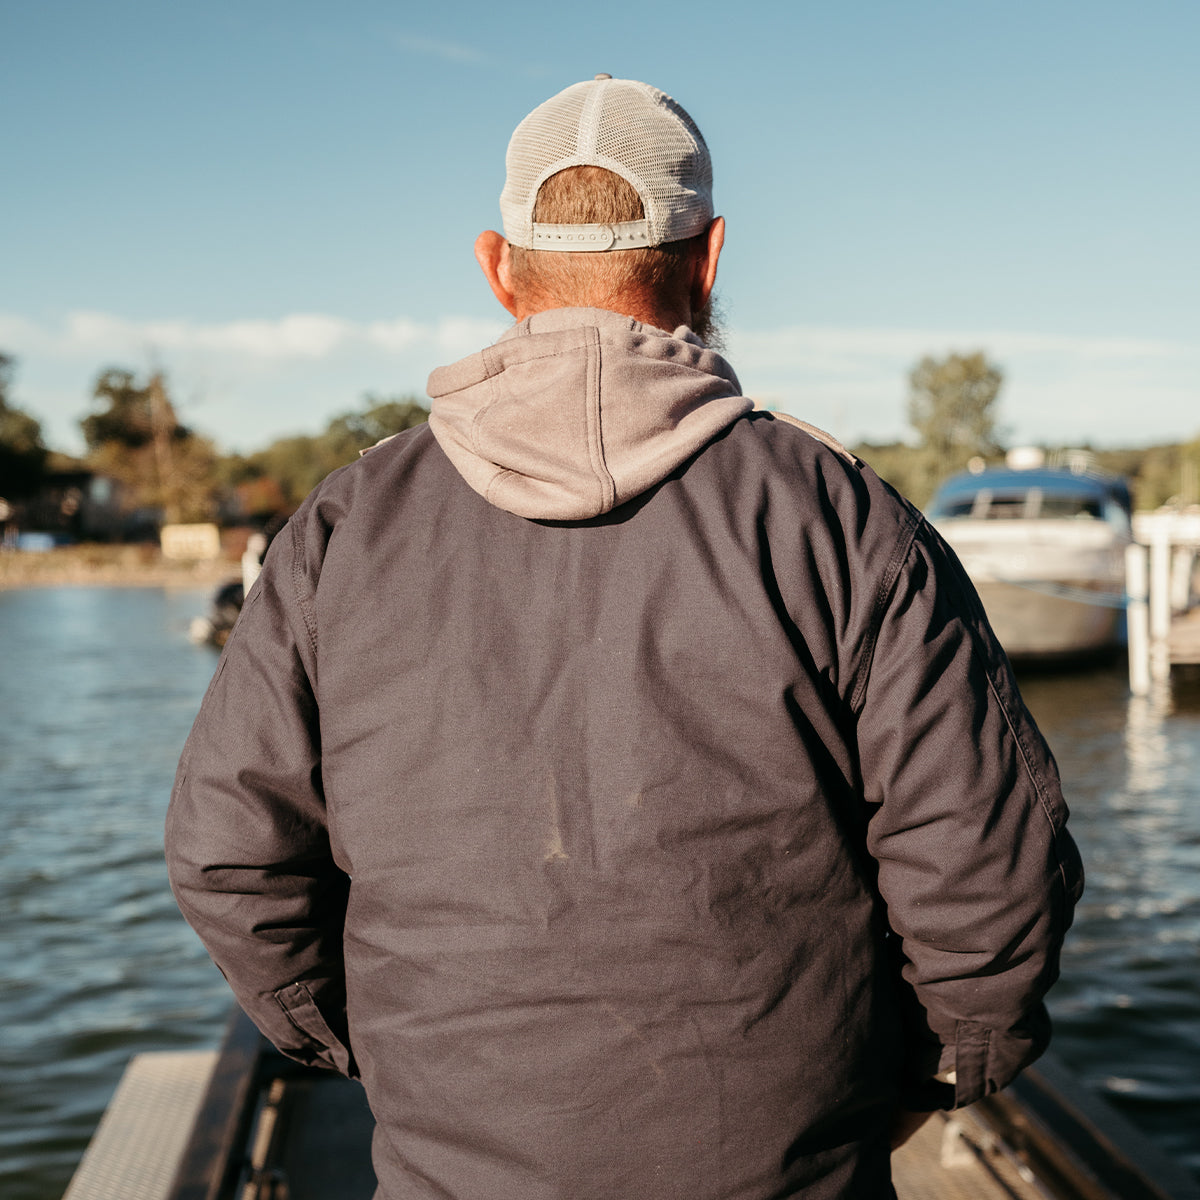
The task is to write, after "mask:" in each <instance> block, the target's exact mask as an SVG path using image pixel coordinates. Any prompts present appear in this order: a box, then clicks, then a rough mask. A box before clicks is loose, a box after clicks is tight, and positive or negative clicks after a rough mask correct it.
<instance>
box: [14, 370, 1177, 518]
mask: <svg viewBox="0 0 1200 1200" xmlns="http://www.w3.org/2000/svg"><path fill="white" fill-rule="evenodd" d="M15 367H16V364H15V361H14V359H13V358H12V357H11V356H10V355H7V354H3V353H0V500H3V501H9V502H13V501H16V502H18V503H19V502H20V501H21V500H22V498H24V497H28V496H32V495H34V494H36V493H37V492H38V491H39V489H41V488H42V487H43V486H44V485H45V483H46V482H47V480H48V479H49V478H50V477H51V476H53V475H54V474H55V473H56V472H58V473H62V472H63V471H64V470H71V469H85V470H88V471H91V472H94V473H95V474H97V475H100V476H103V477H106V478H108V479H111V480H113V481H114V482H115V483H117V484H118V485H119V489H120V503H121V506H122V507H123V508H125V509H126V510H130V511H132V510H139V511H148V512H154V513H157V514H159V517H160V519H161V520H162V521H163V522H169V523H173V522H188V521H210V520H219V521H225V522H227V523H232V522H244V521H249V522H257V523H262V522H266V521H268V520H270V519H271V518H278V517H281V516H286V515H288V514H290V513H291V512H293V511H294V510H295V509H296V507H297V506H298V505H299V504H300V502H301V500H303V499H304V497H305V496H306V495H307V494H308V493H309V491H311V490H312V488H314V487H315V486H316V485H317V484H318V483H319V482H320V481H321V480H322V479H323V478H324V477H325V476H326V475H328V474H329V472H330V471H332V470H334V469H336V468H337V467H339V466H342V465H343V464H345V463H348V462H352V461H353V460H354V459H355V458H356V457H357V456H358V454H359V452H360V451H361V450H364V449H366V448H367V447H368V446H372V445H374V444H375V443H376V442H377V441H379V440H380V439H381V438H385V437H388V436H390V435H391V434H394V433H399V432H401V431H402V430H404V429H410V428H412V427H413V426H415V425H418V424H420V423H421V422H422V421H424V420H425V419H426V418H427V417H428V415H429V414H428V410H427V409H426V408H425V406H424V405H423V404H422V403H421V402H420V401H419V400H417V399H416V398H415V397H413V396H392V397H388V396H378V395H374V394H368V395H366V396H365V397H364V398H363V404H362V407H361V408H360V409H357V410H354V411H349V412H344V413H341V414H339V415H338V416H335V417H334V418H332V420H330V421H329V423H328V424H327V425H326V427H325V429H324V430H323V431H322V432H321V433H319V434H315V435H306V434H296V435H291V436H287V437H280V438H277V439H276V440H275V441H273V442H271V443H270V444H269V445H268V446H266V447H265V448H264V449H262V450H258V451H255V452H254V453H251V454H247V455H243V454H222V453H220V452H219V451H218V450H217V448H216V446H215V445H214V444H213V442H212V441H211V440H210V439H208V438H206V437H204V436H203V435H201V434H199V433H197V432H196V431H195V430H193V429H192V428H191V427H190V426H188V425H186V424H184V422H183V421H182V420H181V419H180V417H179V414H178V412H177V410H176V407H175V404H174V403H173V401H172V400H171V397H170V393H169V387H168V382H167V379H166V378H165V376H164V375H163V374H162V372H158V371H155V372H151V373H150V374H149V375H148V376H146V377H145V378H143V379H139V378H138V377H137V376H136V374H135V373H134V372H132V371H128V370H123V369H118V368H109V369H107V370H104V371H101V372H100V374H99V375H98V376H97V378H96V382H95V384H94V386H93V389H92V396H91V409H92V411H91V412H89V413H88V414H87V415H86V416H84V417H83V418H82V419H81V420H80V429H81V431H82V433H83V438H84V444H85V446H86V452H85V455H84V457H83V460H82V461H78V460H71V459H68V458H67V457H66V456H64V455H61V454H57V453H55V452H54V451H52V450H51V449H50V448H49V447H47V446H46V445H45V443H44V441H43V438H42V432H41V426H40V424H39V422H38V421H37V420H36V419H35V418H34V417H32V416H31V415H30V414H28V413H26V412H25V411H23V410H22V409H21V408H20V407H19V406H18V405H17V404H16V403H15V402H14V401H13V400H12V399H11V398H10V393H11V390H12V387H13V381H14V377H15ZM1003 380H1004V376H1003V372H1002V371H1001V369H1000V368H999V367H998V366H996V365H995V364H994V363H991V362H989V361H988V359H987V358H986V356H985V355H984V354H983V353H982V352H976V353H973V354H950V355H948V356H946V357H945V358H940V359H939V358H934V357H925V358H923V359H921V361H920V362H919V363H917V364H916V366H914V367H913V369H912V370H911V372H910V373H909V377H908V402H907V415H908V420H909V423H910V425H911V426H912V429H913V431H914V434H915V439H914V441H913V442H911V443H910V442H887V443H871V442H863V443H860V444H858V445H856V446H854V447H852V449H853V450H854V452H855V453H856V454H858V456H859V457H860V458H863V459H864V460H865V461H867V462H868V463H870V465H871V466H872V467H873V468H874V469H875V470H876V471H878V472H879V474H880V475H882V476H883V477H884V478H885V479H887V480H888V481H889V482H890V483H891V484H892V485H893V486H894V487H896V488H897V490H898V491H900V492H901V493H903V494H904V495H906V496H907V497H908V498H909V499H910V500H912V501H913V502H914V503H915V504H917V505H918V506H921V505H924V504H925V503H926V502H927V501H928V500H929V498H930V497H931V496H932V494H933V491H934V489H935V488H936V486H937V485H938V483H940V482H941V481H942V480H943V479H945V478H946V477H947V476H948V475H951V474H953V473H954V472H955V471H958V470H962V469H963V468H964V467H966V466H967V464H968V463H969V462H971V460H972V459H981V460H983V461H984V462H987V463H992V462H996V461H999V460H1000V459H1002V457H1003V454H1004V449H1005V447H1004V444H1003V441H1004V439H1003V437H1002V433H1001V428H1000V425H999V423H998V408H997V401H998V397H999V394H1000V390H1001V387H1002V384H1003ZM1055 448H1056V447H1046V449H1055ZM1076 448H1081V449H1089V450H1091V451H1092V454H1093V456H1094V459H1095V461H1096V463H1097V465H1098V466H1100V467H1101V468H1103V469H1106V470H1109V471H1112V472H1114V473H1116V474H1120V475H1124V476H1126V477H1128V478H1129V479H1130V481H1131V485H1132V488H1133V492H1134V498H1135V503H1136V505H1137V507H1138V508H1141V509H1150V508H1156V507H1158V506H1159V505H1161V504H1164V503H1166V502H1168V501H1172V500H1174V501H1180V500H1182V501H1184V502H1195V501H1196V500H1197V499H1198V498H1200V497H1198V496H1197V495H1196V494H1195V493H1196V480H1197V479H1198V478H1200V436H1197V437H1196V438H1193V439H1192V440H1191V441H1189V442H1179V443H1171V444H1166V445H1157V446H1148V447H1141V448H1131V449H1118V450H1113V449H1093V448H1092V447H1089V446H1083V447H1076Z"/></svg>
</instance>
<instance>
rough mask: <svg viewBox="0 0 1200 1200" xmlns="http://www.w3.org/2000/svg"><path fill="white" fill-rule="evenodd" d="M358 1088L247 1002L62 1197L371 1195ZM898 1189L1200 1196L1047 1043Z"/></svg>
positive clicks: (146, 1079)
mask: <svg viewBox="0 0 1200 1200" xmlns="http://www.w3.org/2000/svg"><path fill="white" fill-rule="evenodd" d="M373 1128H374V1125H373V1121H372V1117H371V1113H370V1110H369V1109H368V1107H367V1104H366V1099H365V1097H364V1094H363V1091H362V1088H361V1087H359V1085H358V1084H357V1083H354V1082H352V1081H351V1080H347V1079H343V1078H341V1077H340V1076H338V1075H334V1074H332V1073H331V1072H328V1071H320V1070H316V1069H313V1068H307V1067H301V1066H299V1065H297V1064H296V1063H292V1062H290V1061H288V1060H287V1059H285V1058H283V1056H282V1055H280V1054H279V1053H278V1052H277V1051H275V1050H274V1049H273V1048H272V1047H271V1046H270V1045H269V1044H268V1043H267V1042H266V1041H265V1040H264V1039H263V1038H262V1037H261V1035H260V1034H259V1033H258V1031H257V1030H256V1029H255V1028H254V1027H253V1025H251V1024H250V1022H249V1020H248V1019H247V1018H246V1017H244V1016H242V1014H241V1013H236V1014H235V1015H234V1016H233V1017H232V1018H231V1020H230V1023H229V1026H228V1028H227V1029H226V1033H225V1038H224V1041H223V1043H222V1045H221V1047H220V1049H219V1051H218V1050H210V1051H203V1050H201V1051H191V1052H183V1053H180V1052H174V1051H172V1052H167V1053H159V1054H155V1053H150V1054H141V1055H138V1056H137V1057H135V1058H134V1059H133V1060H132V1062H131V1063H130V1066H129V1068H128V1069H127V1071H126V1073H125V1076H124V1077H123V1079H122V1081H121V1083H120V1085H119V1087H118V1089H117V1092H116V1095H115V1096H114V1097H113V1102H112V1103H111V1104H110V1105H109V1108H108V1110H107V1111H106V1113H105V1115H104V1118H103V1120H102V1121H101V1123H100V1125H99V1127H98V1128H97V1131H96V1134H95V1137H94V1138H93V1139H92V1142H91V1145H90V1146H89V1147H88V1150H87V1152H86V1154H85V1155H84V1157H83V1161H82V1162H81V1163H80V1165H79V1169H78V1170H77V1171H76V1173H75V1177H74V1178H73V1180H72V1181H71V1185H70V1187H69V1188H68V1190H67V1192H66V1194H65V1196H64V1198H63V1200H134V1198H136V1200H281V1198H284V1197H286V1200H371V1197H372V1195H373V1193H374V1190H375V1176H374V1173H373V1171H372V1169H371V1160H370V1146H371V1134H372V1131H373ZM892 1172H893V1180H894V1185H895V1188H896V1194H897V1196H898V1198H899V1200H1200V1185H1198V1184H1197V1182H1196V1181H1195V1180H1194V1179H1192V1177H1191V1176H1190V1175H1189V1174H1187V1172H1185V1171H1184V1170H1183V1169H1182V1168H1181V1167H1179V1166H1178V1165H1176V1164H1174V1163H1172V1162H1171V1161H1170V1160H1168V1159H1167V1158H1166V1157H1165V1155H1163V1154H1162V1152H1161V1151H1159V1150H1158V1149H1157V1148H1156V1147H1155V1146H1153V1145H1152V1144H1151V1143H1150V1142H1148V1141H1147V1139H1146V1138H1145V1137H1144V1135H1142V1134H1140V1133H1139V1132H1138V1131H1137V1130H1135V1129H1134V1128H1133V1127H1132V1126H1130V1125H1129V1123H1128V1122H1126V1121H1125V1120H1124V1119H1123V1118H1122V1117H1121V1116H1119V1115H1118V1114H1117V1113H1115V1112H1114V1111H1113V1110H1112V1109H1109V1108H1108V1107H1107V1106H1106V1105H1105V1104H1104V1103H1103V1102H1102V1101H1101V1100H1099V1099H1098V1098H1096V1097H1094V1096H1092V1095H1091V1094H1090V1093H1087V1092H1086V1091H1085V1090H1084V1089H1083V1088H1082V1086H1081V1085H1080V1084H1079V1083H1078V1081H1076V1080H1074V1079H1073V1077H1072V1076H1071V1075H1070V1073H1069V1072H1068V1071H1067V1070H1066V1068H1065V1067H1063V1066H1062V1064H1060V1063H1058V1062H1056V1061H1055V1060H1054V1059H1053V1058H1052V1057H1050V1056H1047V1057H1046V1058H1045V1059H1043V1060H1042V1061H1040V1062H1039V1063H1038V1065H1037V1066H1036V1067H1034V1068H1031V1069H1030V1070H1028V1071H1026V1072H1025V1073H1024V1074H1023V1075H1022V1076H1021V1077H1020V1078H1019V1079H1018V1080H1017V1081H1016V1082H1015V1083H1014V1084H1013V1085H1012V1087H1010V1088H1009V1089H1007V1090H1006V1091H1004V1092H1001V1093H1000V1094H999V1095H996V1096H991V1097H988V1098H987V1099H985V1100H982V1101H980V1102H979V1103H978V1104H974V1105H972V1106H970V1107H969V1108H966V1109H961V1110H959V1111H956V1112H952V1113H941V1112H939V1113H935V1114H934V1115H933V1117H932V1118H931V1119H930V1120H929V1121H928V1122H926V1124H925V1125H924V1126H923V1127H922V1128H921V1129H920V1130H919V1131H918V1132H917V1134H916V1135H915V1136H914V1137H913V1138H912V1139H911V1140H910V1141H909V1142H908V1143H907V1144H906V1145H905V1146H904V1147H902V1148H901V1149H900V1150H899V1151H897V1152H896V1153H895V1154H894V1155H893V1156H892Z"/></svg>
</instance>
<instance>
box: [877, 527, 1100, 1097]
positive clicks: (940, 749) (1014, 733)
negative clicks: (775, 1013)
mask: <svg viewBox="0 0 1200 1200" xmlns="http://www.w3.org/2000/svg"><path fill="white" fill-rule="evenodd" d="M858 743H859V753H860V762H861V764H862V771H863V782H864V789H865V796H866V799H867V800H868V801H869V802H870V803H871V805H872V808H873V813H872V816H871V818H870V821H869V824H868V828H867V844H868V849H869V850H870V852H871V854H872V856H873V857H874V859H875V861H876V863H877V864H878V886H879V891H880V894H881V895H882V897H883V899H884V901H885V903H886V905H887V913H888V921H889V925H890V928H891V934H892V935H893V936H894V937H895V938H898V939H899V947H898V951H899V952H898V954H897V958H898V960H899V961H900V963H901V964H902V966H901V974H902V977H903V982H901V983H900V985H899V986H900V999H901V1005H902V1008H903V1009H905V1012H906V1020H907V1025H908V1033H909V1045H908V1050H909V1063H908V1070H907V1075H908V1078H907V1082H906V1091H905V1094H904V1095H903V1097H902V1099H903V1101H904V1102H905V1103H907V1104H909V1105H910V1106H911V1107H916V1108H929V1107H937V1106H939V1105H940V1104H942V1103H952V1104H954V1105H963V1104H969V1103H971V1102H972V1101H974V1100H976V1099H978V1098H979V1097H980V1096H983V1095H987V1094H989V1093H991V1092H994V1091H996V1090H998V1089H999V1088H1002V1087H1004V1086H1005V1085H1006V1084H1008V1083H1009V1082H1010V1081H1011V1080H1012V1079H1013V1078H1014V1077H1015V1076H1016V1075H1017V1073H1018V1072H1019V1071H1020V1070H1021V1069H1022V1068H1023V1067H1025V1066H1027V1065H1028V1064H1029V1063H1030V1062H1032V1061H1033V1060H1034V1059H1035V1058H1037V1056H1038V1055H1039V1054H1041V1053H1042V1051H1043V1050H1044V1049H1045V1047H1046V1044H1047V1042H1048V1041H1049V1036H1050V1025H1049V1017H1048V1016H1047V1013H1046V1009H1045V1006H1044V1004H1043V998H1044V996H1045V994H1046V992H1047V990H1048V989H1049V988H1050V985H1051V984H1052V983H1053V982H1054V980H1055V979H1056V978H1057V976H1058V959H1059V950H1060V947H1061V944H1062V939H1063V935H1064V934H1065V932H1066V930H1067V928H1068V926H1069V925H1070V923H1071V917H1072V911H1073V907H1074V904H1075V901H1076V900H1077V899H1078V897H1079V894H1080V892H1081V891H1082V888H1083V871H1082V866H1081V864H1080V860H1079V855H1078V852H1077V851H1076V849H1075V845H1074V843H1073V842H1072V840H1071V838H1070V836H1069V834H1068V833H1067V832H1066V830H1065V822H1066V817H1067V809H1066V805H1065V804H1064V802H1063V798H1062V792H1061V788H1060V784H1059V778H1058V771H1057V768H1056V766H1055V763H1054V759H1053V756H1052V755H1051V753H1050V750H1049V748H1048V747H1047V745H1046V743H1045V741H1044V740H1043V738H1042V736H1041V734H1040V733H1039V732H1038V730H1037V727H1036V726H1035V724H1034V722H1033V719H1032V717H1031V716H1030V715H1029V713H1028V711H1027V710H1026V708H1025V706H1024V704H1023V702H1022V701H1021V698H1020V695H1019V693H1018V690H1017V686H1016V683H1015V681H1014V679H1013V677H1012V673H1011V669H1010V667H1009V665H1008V660H1007V658H1006V656H1005V655H1004V653H1003V651H1002V650H1001V649H1000V647H999V645H998V644H997V642H996V639H995V636H994V634H993V633H992V631H991V629H990V627H989V625H988V623H987V619H986V617H985V616H984V613H983V608H982V605H981V604H980V602H979V598H978V596H977V595H976V593H975V590H974V588H973V587H972V585H971V584H970V582H969V581H968V579H967V578H966V575H965V573H964V572H963V570H962V568H961V567H960V565H959V564H958V561H957V559H956V558H955V557H954V554H953V553H952V552H951V551H950V550H949V549H948V548H947V547H946V546H945V544H944V543H943V542H942V541H941V539H940V538H939V537H938V536H937V534H936V533H935V532H934V530H933V529H932V528H931V527H930V526H929V525H928V524H927V523H925V522H923V521H922V522H920V523H919V525H918V526H917V528H916V533H915V537H914V539H913V541H912V543H911V545H910V547H909V551H908V554H907V556H906V557H905V558H904V559H903V560H902V561H901V562H900V566H899V570H898V572H897V575H896V578H895V581H894V586H893V587H892V588H891V589H890V591H889V592H888V593H887V594H886V597H885V598H884V600H883V602H882V603H881V606H880V612H879V614H878V618H877V632H876V637H875V645H874V652H873V657H872V662H871V666H870V671H869V675H868V676H867V677H866V685H865V690H864V692H863V696H862V701H861V710H860V713H859V723H858ZM893 945H895V942H893ZM950 1071H953V1072H954V1073H955V1081H954V1093H953V1098H952V1099H951V1098H950V1097H949V1096H948V1095H947V1096H942V1095H939V1089H938V1087H937V1086H936V1085H931V1083H930V1077H932V1076H933V1075H934V1073H935V1072H943V1073H945V1072H950ZM942 1090H943V1091H946V1092H948V1091H949V1089H945V1088H944V1089H942Z"/></svg>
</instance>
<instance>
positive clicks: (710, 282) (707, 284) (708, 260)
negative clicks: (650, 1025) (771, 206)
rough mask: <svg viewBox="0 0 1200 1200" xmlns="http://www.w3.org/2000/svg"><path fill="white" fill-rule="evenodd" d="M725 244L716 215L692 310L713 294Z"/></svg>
mask: <svg viewBox="0 0 1200 1200" xmlns="http://www.w3.org/2000/svg"><path fill="white" fill-rule="evenodd" d="M724 245H725V218H724V217H714V218H713V220H712V223H711V224H710V225H709V227H708V233H707V235H706V236H705V240H704V249H703V250H702V252H701V253H700V254H698V255H697V256H696V272H695V274H694V275H693V277H692V312H699V311H700V310H701V309H702V308H703V307H704V306H705V305H706V304H707V303H708V298H709V296H711V295H712V290H713V287H714V286H715V285H716V282H717V260H718V259H720V257H721V248H722V247H723V246H724ZM477 253H478V251H477Z"/></svg>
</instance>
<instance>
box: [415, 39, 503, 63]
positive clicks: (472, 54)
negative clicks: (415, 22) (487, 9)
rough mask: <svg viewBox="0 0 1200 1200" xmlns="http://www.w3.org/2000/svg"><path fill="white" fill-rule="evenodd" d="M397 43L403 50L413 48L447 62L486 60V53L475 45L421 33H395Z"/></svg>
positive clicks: (421, 53)
mask: <svg viewBox="0 0 1200 1200" xmlns="http://www.w3.org/2000/svg"><path fill="white" fill-rule="evenodd" d="M395 41H396V45H398V46H399V47H400V48H401V49H403V50H411V51H412V52H413V53H414V54H420V55H423V56H425V57H427V58H440V59H443V60H444V61H446V62H455V63H477V62H483V61H484V58H485V56H484V54H483V52H482V51H480V50H476V49H475V48H474V47H473V46H464V45H463V44H462V43H461V42H446V41H442V40H441V39H439V38H429V37H421V36H420V35H419V34H411V33H398V34H396V35H395Z"/></svg>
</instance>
